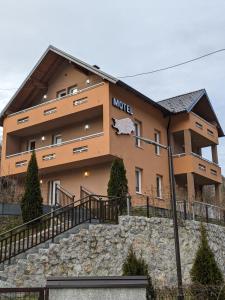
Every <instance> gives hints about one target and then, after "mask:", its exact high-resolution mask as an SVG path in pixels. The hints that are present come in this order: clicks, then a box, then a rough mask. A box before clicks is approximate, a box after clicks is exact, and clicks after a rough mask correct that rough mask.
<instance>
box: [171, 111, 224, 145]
mask: <svg viewBox="0 0 225 300" xmlns="http://www.w3.org/2000/svg"><path fill="white" fill-rule="evenodd" d="M185 129H190V130H192V131H194V132H195V133H196V134H198V135H200V136H202V137H203V138H205V139H207V140H208V141H209V144H218V131H217V128H216V126H214V125H213V124H211V123H209V122H207V121H206V120H204V119H203V118H201V117H199V116H198V115H196V114H195V113H193V112H190V113H189V114H185V115H183V114H182V115H177V116H175V117H174V120H173V122H172V126H171V131H172V132H173V133H175V132H179V131H183V130H185Z"/></svg>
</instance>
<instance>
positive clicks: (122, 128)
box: [113, 118, 135, 134]
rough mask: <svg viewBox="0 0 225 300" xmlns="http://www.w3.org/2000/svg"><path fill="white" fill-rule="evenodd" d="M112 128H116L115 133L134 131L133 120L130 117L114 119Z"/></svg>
mask: <svg viewBox="0 0 225 300" xmlns="http://www.w3.org/2000/svg"><path fill="white" fill-rule="evenodd" d="M113 122H114V125H113V128H115V129H117V134H131V133H132V132H134V131H135V127H134V122H133V121H132V120H131V119H130V118H124V119H120V120H118V119H114V118H113Z"/></svg>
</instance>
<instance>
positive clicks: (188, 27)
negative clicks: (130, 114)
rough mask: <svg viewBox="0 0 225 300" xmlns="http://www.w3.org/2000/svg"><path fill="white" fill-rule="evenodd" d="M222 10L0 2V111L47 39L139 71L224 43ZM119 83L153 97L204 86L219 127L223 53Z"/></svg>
mask: <svg viewBox="0 0 225 300" xmlns="http://www.w3.org/2000/svg"><path fill="white" fill-rule="evenodd" d="M224 12H225V1H224V0H214V1H212V0H182V1H181V0H170V1H166V0H157V1H153V0H139V1H136V0H113V1H110V0H108V1H103V0H95V1H93V0H86V1H85V0H63V1H62V0H61V1H60V0H36V1H34V0H20V1H18V0H7V1H5V0H0V109H2V108H3V107H4V105H5V104H6V103H7V101H8V100H9V99H10V97H11V96H12V94H13V93H14V92H15V88H18V87H19V85H20V84H21V82H22V81H23V80H24V78H25V77H26V76H27V74H28V72H30V70H31V69H32V67H33V66H34V64H35V63H36V62H37V60H38V59H39V58H40V56H41V55H42V53H43V52H44V51H45V49H46V48H47V47H48V45H49V44H52V45H54V46H56V47H58V48H60V49H62V50H64V51H66V52H68V53H70V54H72V55H74V56H75V57H77V58H80V59H82V60H84V61H86V62H88V63H90V64H97V65H99V66H100V67H101V69H103V70H104V71H106V72H108V73H110V74H112V75H115V76H119V75H121V76H122V75H127V74H133V73H140V72H144V71H149V70H152V69H156V68H160V67H164V66H168V65H171V64H176V63H179V62H182V61H184V60H187V59H190V58H193V57H196V56H199V55H202V54H204V53H207V52H210V51H213V50H217V49H220V48H225V34H224V32H225V13H224ZM126 82H127V83H128V84H130V85H132V86H134V87H135V88H137V89H138V90H140V91H141V92H143V93H144V94H146V95H148V96H149V97H150V98H152V99H153V100H155V101H158V100H161V99H164V98H168V97H171V96H175V95H178V94H182V93H185V92H189V91H192V90H197V89H201V88H205V89H206V90H207V92H208V95H209V97H210V100H211V102H212V104H213V106H214V108H215V111H216V112H217V115H218V117H219V120H220V122H221V124H222V126H223V128H224V129H225V117H224V116H225V52H221V53H219V54H216V55H214V56H211V57H208V58H206V59H203V60H201V61H198V62H194V63H192V64H189V65H185V66H182V67H179V68H176V69H173V70H168V71H164V72H160V73H157V74H153V75H147V76H142V77H138V78H131V79H127V80H126ZM3 89H10V90H3ZM220 143H221V145H220V146H219V160H220V164H221V165H222V168H223V172H224V173H225V155H224V152H225V139H223V138H222V139H221V141H220Z"/></svg>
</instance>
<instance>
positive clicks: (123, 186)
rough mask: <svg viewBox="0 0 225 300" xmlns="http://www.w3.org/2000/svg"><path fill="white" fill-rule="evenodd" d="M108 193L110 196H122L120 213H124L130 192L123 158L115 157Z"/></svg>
mask: <svg viewBox="0 0 225 300" xmlns="http://www.w3.org/2000/svg"><path fill="white" fill-rule="evenodd" d="M107 193H108V196H113V197H120V201H119V213H120V214H122V212H123V210H124V209H125V208H126V201H127V200H126V197H127V193H128V182H127V177H126V169H125V166H124V163H123V160H122V159H115V160H114V161H113V163H112V167H111V172H110V179H109V183H108V190H107Z"/></svg>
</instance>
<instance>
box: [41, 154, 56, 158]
mask: <svg viewBox="0 0 225 300" xmlns="http://www.w3.org/2000/svg"><path fill="white" fill-rule="evenodd" d="M54 158H56V154H55V153H52V154H47V155H44V156H42V160H52V159H54Z"/></svg>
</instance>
